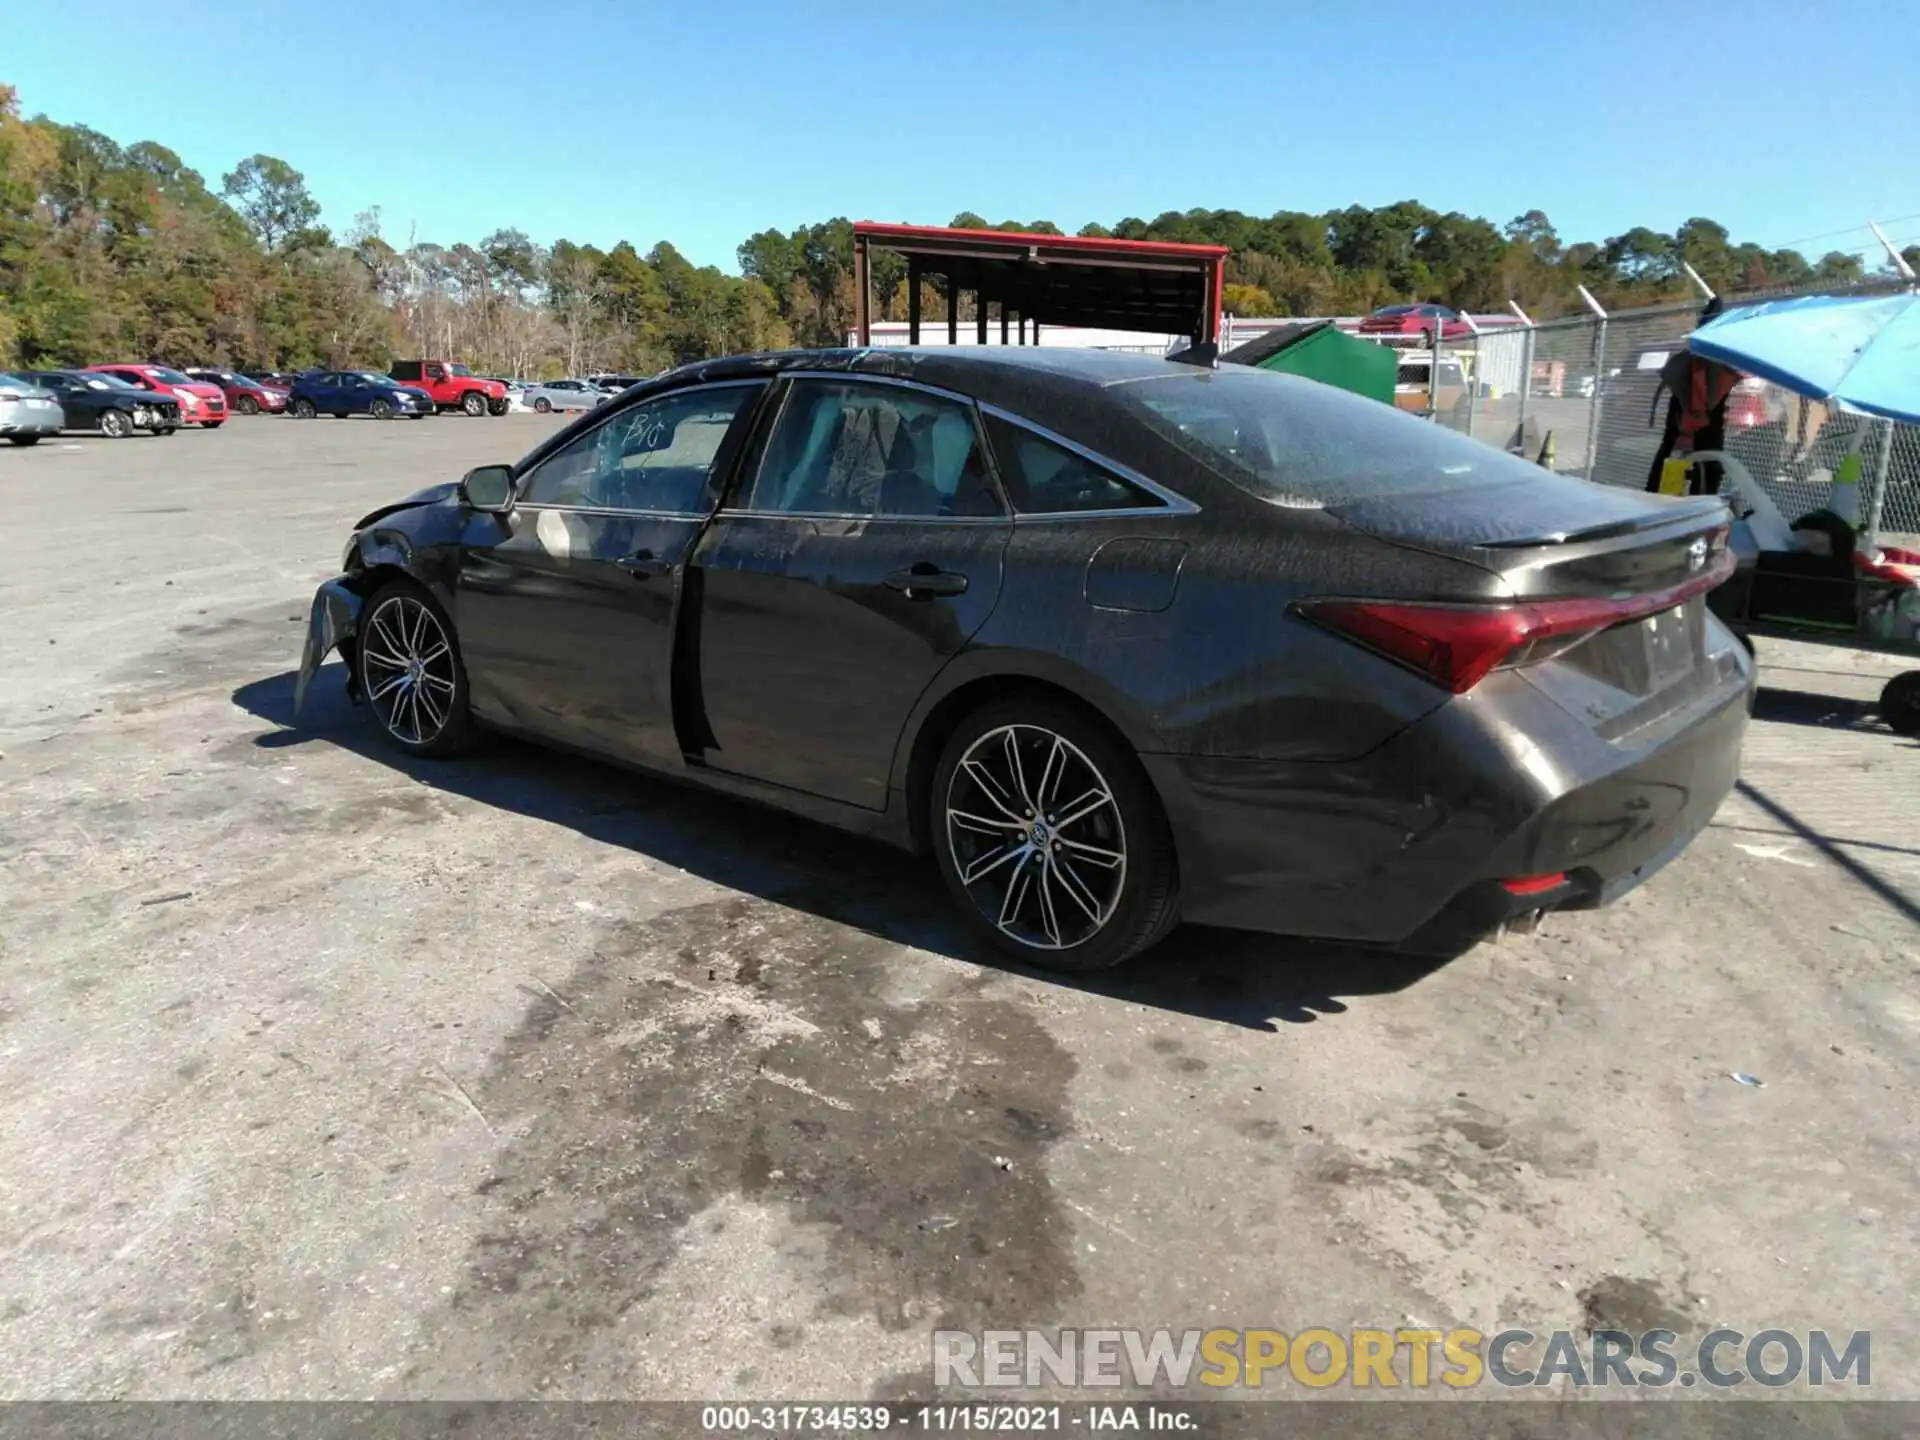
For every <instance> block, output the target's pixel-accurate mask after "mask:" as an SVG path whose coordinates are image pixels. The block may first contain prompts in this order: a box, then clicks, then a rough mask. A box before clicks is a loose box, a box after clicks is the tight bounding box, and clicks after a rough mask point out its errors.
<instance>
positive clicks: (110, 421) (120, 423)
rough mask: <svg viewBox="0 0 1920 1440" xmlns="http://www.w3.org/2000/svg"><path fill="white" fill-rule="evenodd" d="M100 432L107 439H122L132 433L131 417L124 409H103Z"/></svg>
mask: <svg viewBox="0 0 1920 1440" xmlns="http://www.w3.org/2000/svg"><path fill="white" fill-rule="evenodd" d="M100 433H101V434H102V435H105V436H106V437H107V438H108V439H109V440H124V439H126V438H127V436H129V435H131V434H132V433H133V417H132V416H131V415H129V414H127V412H126V411H124V410H103V411H101V412H100Z"/></svg>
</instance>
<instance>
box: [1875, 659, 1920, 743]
mask: <svg viewBox="0 0 1920 1440" xmlns="http://www.w3.org/2000/svg"><path fill="white" fill-rule="evenodd" d="M1880 718H1881V719H1882V720H1884V721H1886V722H1887V727H1888V728H1889V729H1890V730H1892V731H1893V733H1894V734H1896V735H1920V670H1908V671H1907V672H1905V673H1904V674H1901V675H1896V676H1894V677H1893V678H1892V679H1891V680H1889V681H1888V682H1887V688H1886V689H1884V690H1882V691H1881V692H1880Z"/></svg>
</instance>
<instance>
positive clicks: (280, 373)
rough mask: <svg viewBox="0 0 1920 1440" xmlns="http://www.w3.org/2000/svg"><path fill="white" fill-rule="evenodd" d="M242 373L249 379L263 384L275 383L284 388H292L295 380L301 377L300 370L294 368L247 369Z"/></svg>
mask: <svg viewBox="0 0 1920 1440" xmlns="http://www.w3.org/2000/svg"><path fill="white" fill-rule="evenodd" d="M241 373H242V374H244V375H245V376H246V377H247V379H249V380H253V381H257V382H258V383H259V384H262V385H275V386H278V387H279V388H280V389H282V390H291V389H292V388H293V382H294V381H295V380H296V379H298V378H299V372H297V371H294V370H246V371H242V372H241Z"/></svg>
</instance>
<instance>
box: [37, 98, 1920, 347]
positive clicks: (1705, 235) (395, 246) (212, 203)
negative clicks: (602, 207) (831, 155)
mask: <svg viewBox="0 0 1920 1440" xmlns="http://www.w3.org/2000/svg"><path fill="white" fill-rule="evenodd" d="M950 223H951V224H954V225H960V226H969V227H974V228H981V229H998V230H1005V231H1014V232H1020V233H1028V234H1042V235H1058V234H1061V233H1062V231H1061V230H1060V229H1059V227H1058V226H1056V225H1054V224H1053V223H1052V222H1050V221H1045V220H1041V221H1032V222H1020V221H1003V222H1000V223H998V224H989V222H988V221H987V220H986V219H985V218H984V217H983V216H980V215H977V214H974V213H971V212H963V213H962V214H960V215H956V216H954V217H953V218H952V220H951V222H950ZM1078 233H1079V234H1081V235H1095V236H1118V237H1121V238H1124V239H1142V240H1145V239H1151V240H1177V241H1187V242H1198V243H1207V244H1218V245H1226V246H1228V247H1230V249H1231V251H1232V254H1231V256H1230V258H1229V259H1228V261H1227V276H1226V279H1227V286H1226V290H1225V303H1226V307H1227V309H1228V310H1229V311H1231V312H1232V313H1234V314H1236V315H1243V316H1254V315H1260V316H1286V315H1330V314H1358V313H1364V312H1366V311H1369V310H1372V309H1374V308H1376V307H1377V306H1379V305H1383V304H1390V303H1393V302H1396V301H1405V300H1432V301H1438V302H1440V303H1443V304H1448V305H1453V306H1455V307H1456V308H1460V309H1466V310H1476V311H1478V310H1493V309H1502V308H1504V307H1505V305H1506V303H1507V301H1509V300H1517V301H1518V302H1519V303H1520V304H1521V305H1522V306H1523V307H1524V308H1525V309H1527V311H1528V312H1529V313H1530V314H1532V315H1533V316H1534V318H1535V319H1546V318H1550V317H1552V316H1555V315H1559V314H1563V313H1567V312H1569V311H1571V310H1573V309H1575V308H1577V307H1578V306H1579V304H1580V302H1579V300H1578V287H1580V286H1582V285H1584V286H1585V287H1586V288H1587V289H1588V290H1589V291H1591V292H1592V293H1593V294H1594V295H1595V296H1596V297H1598V298H1599V300H1600V301H1601V303H1602V304H1603V305H1606V306H1607V307H1608V308H1609V309H1614V308H1628V307H1631V306H1634V305H1641V304H1650V303H1654V302H1657V301H1660V300H1665V299H1672V298H1678V297H1682V296H1684V295H1685V294H1686V293H1687V285H1686V281H1685V278H1684V272H1683V271H1682V269H1681V266H1682V265H1683V264H1686V265H1691V266H1692V267H1693V268H1694V269H1695V270H1696V271H1698V272H1699V274H1700V275H1701V276H1702V277H1703V278H1704V279H1705V280H1706V281H1707V283H1708V284H1710V285H1712V286H1713V287H1714V288H1715V289H1716V290H1720V291H1723V292H1741V291H1747V290H1754V289H1761V288H1770V287H1777V286H1799V285H1807V284H1815V283H1820V284H1844V283H1847V282H1851V281H1855V280H1859V279H1861V278H1863V276H1864V273H1865V268H1866V267H1865V266H1864V265H1863V263H1862V261H1861V260H1860V259H1859V257H1858V256H1856V255H1849V254H1846V253H1843V252H1838V251H1836V252H1833V253H1830V254H1827V255H1825V256H1823V257H1821V258H1820V259H1818V260H1811V261H1810V260H1809V259H1808V258H1807V257H1806V256H1804V255H1802V254H1801V253H1800V252H1799V251H1797V250H1791V249H1780V250H1768V249H1765V248H1764V247H1761V246H1759V245H1755V244H1752V243H1747V242H1742V243H1737V244H1736V243H1735V242H1734V241H1733V239H1732V238H1731V236H1729V234H1728V233H1727V230H1726V228H1725V227H1724V226H1722V225H1719V224H1717V223H1716V222H1714V221H1712V220H1709V219H1705V218H1694V219H1690V220H1688V221H1687V222H1686V223H1685V224H1684V225H1682V226H1680V227H1679V229H1678V230H1676V231H1674V232H1673V233H1672V234H1668V233H1666V232H1663V231H1657V230H1652V229H1649V228H1647V227H1644V226H1636V227H1635V228H1633V229H1631V230H1629V231H1627V232H1626V233H1624V234H1621V235H1616V236H1613V237H1611V238H1609V239H1606V240H1603V241H1598V242H1590V241H1575V242H1567V241H1564V240H1563V239H1562V238H1561V237H1560V236H1559V234H1558V233H1557V232H1556V231H1555V230H1554V227H1553V225H1552V223H1551V222H1550V221H1549V220H1548V218H1547V217H1546V216H1545V215H1544V214H1542V213H1541V212H1540V211H1538V210H1529V211H1527V212H1526V213H1525V214H1522V215H1520V216H1517V217H1516V218H1514V219H1513V220H1511V221H1509V222H1508V223H1507V224H1506V225H1504V226H1498V227H1496V226H1495V225H1494V224H1493V223H1491V222H1490V221H1488V220H1486V219H1483V218H1478V217H1473V216H1468V215H1463V214H1461V213H1459V212H1457V211H1449V212H1445V213H1442V212H1440V211H1436V210H1432V209H1429V208H1428V207H1427V206H1425V205H1422V204H1420V203H1418V202H1416V201H1411V200H1406V201H1400V202H1398V203H1396V204H1393V205H1387V206H1383V207H1379V208H1368V207H1365V206H1359V205H1355V206H1349V207H1347V208H1346V209H1343V210H1335V211H1328V212H1325V213H1322V214H1307V213H1304V212H1298V211H1289V210H1282V211H1279V212H1276V213H1275V214H1273V215H1271V216H1268V217H1264V218H1263V217H1260V216H1256V215H1246V214H1243V213H1241V212H1240V211H1237V210H1188V211H1184V212H1175V211H1169V212H1167V213H1165V214H1162V215H1160V216H1157V217H1156V218H1154V219H1152V220H1142V219H1139V218H1128V219H1124V220H1121V221H1119V222H1118V223H1117V224H1114V225H1112V226H1110V227H1109V226H1105V225H1099V224H1093V225H1087V226H1084V227H1083V228H1081V230H1080V231H1079V232H1078ZM1907 256H1908V259H1909V260H1910V261H1911V262H1913V263H1914V264H1915V265H1916V268H1920V246H1916V247H1912V248H1910V249H1909V250H1908V252H1907ZM737 260H738V264H739V271H740V273H739V274H737V275H733V274H727V273H725V272H723V271H721V270H720V269H718V268H717V267H715V266H711V265H706V266H698V265H695V264H693V263H692V262H691V261H690V260H688V259H687V258H686V257H685V256H684V255H682V254H681V253H680V252H679V251H678V250H676V249H675V248H674V247H673V246H672V245H671V244H670V243H668V242H666V241H664V240H663V241H660V242H659V243H658V244H655V245H654V246H653V247H652V248H651V249H649V250H647V251H646V252H645V253H642V252H641V251H640V250H638V249H637V248H636V247H635V246H634V245H632V244H631V243H629V242H628V241H625V240H622V241H621V242H619V243H618V244H616V245H614V246H612V247H611V248H610V249H604V250H603V249H600V248H599V247H597V246H594V245H588V244H580V243H576V242H574V241H571V240H566V239H561V240H556V241H554V242H553V244H551V245H540V244H536V243H535V242H534V241H533V240H531V239H530V238H529V237H528V236H527V235H526V233H525V232H524V231H522V230H519V229H514V228H502V229H499V230H495V231H494V232H492V233H491V234H489V235H486V236H483V237H481V238H480V239H478V240H475V241H472V242H464V241H463V242H461V243H457V244H453V245H443V244H439V243H436V242H434V241H430V240H423V239H421V238H419V237H417V236H415V235H411V234H409V235H407V236H405V237H404V238H403V237H398V236H389V235H387V234H386V233H384V231H383V228H382V222H381V215H380V212H379V210H378V209H370V210H367V211H364V212H362V213H361V214H359V215H357V216H355V217H354V220H353V222H352V223H351V224H350V225H349V226H348V227H347V228H346V229H345V230H343V231H340V232H336V231H334V230H333V229H331V228H330V227H328V226H327V225H325V224H323V223H322V217H321V214H320V207H319V205H318V204H317V203H316V202H315V201H314V199H313V197H312V195H311V194H310V193H309V192H308V189H307V186H306V181H305V178H304V177H303V176H302V175H301V174H300V172H299V171H298V170H296V169H295V168H294V167H293V166H292V165H290V164H288V163H287V162H286V161H284V160H281V159H278V158H276V157H274V156H270V155H254V156H250V157H247V158H245V159H242V160H240V161H238V162H237V163H236V164H235V166H234V168H233V170H232V171H230V172H228V173H226V174H224V175H222V176H221V177H220V183H219V187H218V189H217V190H216V189H214V188H213V187H212V186H210V185H209V183H208V182H207V180H206V179H205V178H204V177H203V176H201V175H200V174H199V173H198V172H197V171H195V170H193V169H191V168H189V167H188V166H187V165H185V164H184V163H183V162H182V161H181V159H180V157H179V156H178V155H177V154H175V153H174V152H173V151H172V150H169V149H168V148H167V147H166V146H164V145H161V144H159V143H157V142H154V141H151V140H142V141H139V142H136V143H134V144H129V145H124V146H123V145H121V144H119V143H118V142H116V141H114V140H112V139H110V138H109V137H107V136H105V135H102V134H100V133H99V132H98V131H95V130H92V129H89V128H88V127H87V126H84V125H63V124H59V123H57V122H55V121H52V120H49V119H47V118H46V117H45V116H35V117H33V118H31V119H28V118H23V116H22V114H21V110H20V104H19V99H18V96H17V93H16V92H15V91H14V89H13V88H12V87H10V86H6V85H0V364H17V365H23V366H57V365H77V364H86V363H92V362H96V361H103V360H110V359H140V360H149V359H151V360H158V361H163V362H168V363H172V364H182V365H184V364H227V365H235V366H247V367H258V368H272V369H293V368H298V367H301V366H305V365H313V364H322V365H329V366H346V365H368V366H384V365H385V364H386V363H387V362H388V361H389V360H390V359H391V358H393V357H394V356H396V355H399V354H402V353H407V354H415V355H424V356H433V357H441V358H449V359H453V360H457V361H462V362H464V363H466V364H470V365H472V366H473V367H474V368H475V369H476V370H478V371H480V372H482V373H494V374H512V375H521V376H541V375H548V376H550V375H556V374H563V373H564V374H583V373H587V372H590V371H599V370H606V371H616V372H621V373H634V374H649V373H652V372H653V371H655V370H658V369H661V368H663V367H665V366H668V365H672V364H676V363H680V362H683V361H688V360H694V359H699V358H702V357H705V356H710V355H716V354H725V353H729V352H734V351H741V350H757V349H772V348H778V347H781V346H786V345H795V344H797V345H809V346H817V345H835V344H841V343H843V342H844V340H845V336H846V334H847V331H848V329H849V328H850V327H851V325H852V323H853V317H854V300H855V297H854V283H853V275H854V270H853V226H852V223H851V222H850V221H848V220H846V219H833V220H828V221H824V222H822V223H819V224H812V225H802V226H799V227H797V228H796V229H794V230H792V231H790V232H789V231H781V230H778V229H769V230H764V231H761V232H760V233H759V234H757V235H753V236H750V237H749V238H748V239H747V240H745V241H744V242H742V244H741V245H740V247H739V249H738V252H737ZM872 272H873V291H874V297H875V313H876V315H877V316H879V317H881V318H889V319H904V318H906V313H907V294H906V286H907V281H906V267H905V263H904V261H902V260H901V259H900V258H899V257H898V256H895V255H891V254H889V253H886V252H882V251H876V252H875V253H874V255H873V257H872ZM944 304H945V301H944V298H943V297H942V296H941V295H939V294H936V293H933V287H931V286H929V288H928V293H927V294H926V296H925V297H924V302H923V307H922V313H923V314H924V315H925V316H926V317H927V318H929V319H934V320H938V319H944V318H945V310H944V308H943V307H944ZM969 304H970V300H969V299H968V297H965V296H963V297H962V300H961V305H962V318H970V317H971V311H970V310H969V309H968V308H967V306H968V305H969Z"/></svg>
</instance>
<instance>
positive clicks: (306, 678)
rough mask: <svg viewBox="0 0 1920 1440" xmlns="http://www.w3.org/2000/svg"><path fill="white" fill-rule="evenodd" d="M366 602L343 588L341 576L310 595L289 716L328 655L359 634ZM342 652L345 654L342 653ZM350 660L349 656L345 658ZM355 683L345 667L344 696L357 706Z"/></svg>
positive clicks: (304, 700)
mask: <svg viewBox="0 0 1920 1440" xmlns="http://www.w3.org/2000/svg"><path fill="white" fill-rule="evenodd" d="M365 603H366V602H365V601H363V600H362V599H361V598H360V597H359V596H358V595H356V594H355V593H354V592H353V591H352V590H351V589H349V588H348V586H347V580H346V577H345V576H344V575H337V576H335V577H334V578H333V579H331V580H329V581H327V582H326V583H325V584H324V585H322V586H321V587H320V588H319V589H318V590H316V591H314V592H313V608H312V609H311V610H310V611H308V612H307V643H306V645H305V647H304V648H303V649H302V650H301V652H300V674H299V675H298V677H297V678H296V679H295V680H294V682H293V713H294V714H295V715H296V716H297V715H299V713H300V711H301V709H302V708H303V707H304V706H305V705H306V703H307V687H308V686H309V685H311V684H312V683H313V677H314V675H315V673H316V672H318V671H319V669H320V666H321V665H322V664H323V663H325V661H326V658H327V656H328V655H330V654H332V653H333V651H334V650H336V649H341V647H342V646H343V645H344V644H346V643H347V642H350V641H352V639H353V637H354V636H355V635H356V634H358V633H359V627H360V610H361V607H362V606H363V605H364V604H365ZM342 653H343V654H345V653H346V652H345V651H344V650H342ZM347 658H348V659H349V661H351V659H352V657H351V656H350V655H349V656H348V657H347ZM357 687H358V681H357V679H356V677H355V674H354V670H353V666H352V665H351V664H349V665H348V666H347V694H348V695H350V696H352V697H353V699H354V701H355V702H356V703H358V701H359V699H360V695H359V691H358V688H357Z"/></svg>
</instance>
